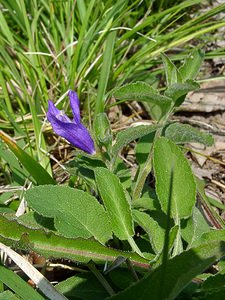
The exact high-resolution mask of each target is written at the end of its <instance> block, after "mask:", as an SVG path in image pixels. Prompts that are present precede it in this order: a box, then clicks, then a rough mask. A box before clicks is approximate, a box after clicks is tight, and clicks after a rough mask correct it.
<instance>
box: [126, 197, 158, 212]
mask: <svg viewBox="0 0 225 300" xmlns="http://www.w3.org/2000/svg"><path fill="white" fill-rule="evenodd" d="M131 205H132V208H141V209H144V210H160V208H161V207H160V204H159V202H158V201H157V199H154V198H148V197H144V196H143V197H142V198H138V199H135V200H134V201H132V203H131Z"/></svg>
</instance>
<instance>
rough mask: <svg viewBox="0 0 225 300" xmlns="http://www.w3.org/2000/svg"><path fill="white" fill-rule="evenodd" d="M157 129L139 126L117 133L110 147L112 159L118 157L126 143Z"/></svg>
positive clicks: (153, 126)
mask: <svg viewBox="0 0 225 300" xmlns="http://www.w3.org/2000/svg"><path fill="white" fill-rule="evenodd" d="M157 128H159V126H158V125H140V126H136V127H130V128H128V129H125V130H123V131H121V132H119V133H118V134H117V136H116V141H115V144H114V145H113V147H112V153H113V156H114V159H115V158H116V157H117V156H118V154H119V151H120V150H121V149H122V148H123V147H124V146H126V145H127V144H128V143H130V142H132V141H134V140H136V139H139V138H141V137H143V136H145V135H147V134H149V133H152V132H155V131H156V129H157Z"/></svg>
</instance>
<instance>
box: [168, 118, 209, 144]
mask: <svg viewBox="0 0 225 300" xmlns="http://www.w3.org/2000/svg"><path fill="white" fill-rule="evenodd" d="M165 137H166V138H168V139H170V140H172V141H173V142H174V143H176V144H186V143H201V144H204V145H206V146H212V145H213V141H214V140H213V137H212V135H211V134H209V133H205V132H201V131H199V130H197V129H196V128H194V127H192V126H190V125H188V124H181V123H172V124H171V125H169V126H168V127H167V128H166V131H165Z"/></svg>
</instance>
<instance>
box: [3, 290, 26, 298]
mask: <svg viewBox="0 0 225 300" xmlns="http://www.w3.org/2000/svg"><path fill="white" fill-rule="evenodd" d="M0 300H21V298H19V297H17V296H16V295H15V294H13V293H12V292H11V291H5V292H2V293H0Z"/></svg>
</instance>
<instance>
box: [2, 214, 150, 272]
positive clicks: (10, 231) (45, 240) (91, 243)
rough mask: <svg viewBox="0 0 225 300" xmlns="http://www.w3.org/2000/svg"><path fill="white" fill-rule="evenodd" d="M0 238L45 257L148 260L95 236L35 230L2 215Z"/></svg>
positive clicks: (136, 262)
mask: <svg viewBox="0 0 225 300" xmlns="http://www.w3.org/2000/svg"><path fill="white" fill-rule="evenodd" d="M0 241H1V242H3V243H4V244H6V245H8V246H11V247H14V248H16V249H23V250H26V251H28V250H29V251H30V250H33V251H35V252H37V253H39V254H41V255H43V256H45V257H46V258H50V257H51V258H52V257H54V258H60V259H61V258H65V259H71V260H73V261H78V262H83V263H88V262H89V261H90V260H93V261H94V262H96V263H101V264H104V263H105V262H106V261H109V262H113V261H114V260H115V259H116V258H117V257H118V256H123V257H126V258H129V259H130V260H131V263H132V264H133V265H135V266H138V267H140V268H145V269H147V268H148V267H149V263H148V261H147V260H146V259H144V258H142V257H140V256H139V255H137V254H136V253H132V252H127V251H120V250H115V249H112V248H107V247H105V246H104V245H102V244H100V243H99V242H97V241H95V240H86V239H82V238H77V239H73V238H65V237H63V236H59V235H56V234H54V233H52V232H50V231H46V230H41V229H36V230H32V229H30V228H27V227H25V226H23V225H20V224H18V223H17V222H16V221H12V220H8V219H7V218H6V217H4V216H2V215H0Z"/></svg>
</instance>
